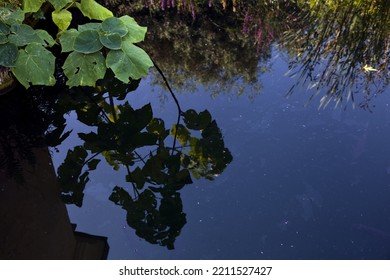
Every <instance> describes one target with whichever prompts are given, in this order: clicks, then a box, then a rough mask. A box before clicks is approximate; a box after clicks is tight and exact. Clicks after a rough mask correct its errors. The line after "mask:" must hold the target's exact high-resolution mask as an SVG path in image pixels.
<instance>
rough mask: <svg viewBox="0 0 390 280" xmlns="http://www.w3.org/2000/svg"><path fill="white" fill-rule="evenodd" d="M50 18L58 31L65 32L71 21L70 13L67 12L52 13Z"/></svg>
mask: <svg viewBox="0 0 390 280" xmlns="http://www.w3.org/2000/svg"><path fill="white" fill-rule="evenodd" d="M51 18H52V19H53V22H54V23H55V24H56V25H57V26H58V28H59V29H60V30H66V29H68V27H69V25H70V22H71V21H72V13H71V12H69V11H68V10H61V11H53V12H52V13H51Z"/></svg>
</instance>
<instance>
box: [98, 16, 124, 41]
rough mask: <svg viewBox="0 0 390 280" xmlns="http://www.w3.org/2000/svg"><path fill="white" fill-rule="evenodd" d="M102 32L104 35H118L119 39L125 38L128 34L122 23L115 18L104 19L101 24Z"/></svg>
mask: <svg viewBox="0 0 390 280" xmlns="http://www.w3.org/2000/svg"><path fill="white" fill-rule="evenodd" d="M102 30H103V31H104V32H106V33H114V34H118V35H119V36H121V37H123V36H125V35H126V34H127V33H128V32H129V30H128V28H127V26H126V25H125V24H124V22H123V21H122V20H120V19H119V18H115V17H111V18H108V19H105V20H104V21H103V22H102Z"/></svg>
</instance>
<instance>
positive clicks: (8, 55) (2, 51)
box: [0, 43, 18, 67]
mask: <svg viewBox="0 0 390 280" xmlns="http://www.w3.org/2000/svg"><path fill="white" fill-rule="evenodd" d="M17 57H18V47H17V46H15V45H14V44H11V43H8V44H2V45H0V65H1V66H5V67H12V66H14V65H15V62H16V58H17Z"/></svg>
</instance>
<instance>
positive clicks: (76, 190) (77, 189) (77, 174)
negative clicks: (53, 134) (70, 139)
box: [57, 146, 89, 207]
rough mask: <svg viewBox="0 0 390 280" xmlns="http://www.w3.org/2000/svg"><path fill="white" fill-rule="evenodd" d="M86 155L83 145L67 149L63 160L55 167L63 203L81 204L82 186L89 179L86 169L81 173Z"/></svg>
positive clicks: (83, 186)
mask: <svg viewBox="0 0 390 280" xmlns="http://www.w3.org/2000/svg"><path fill="white" fill-rule="evenodd" d="M87 155H88V153H87V151H86V150H85V149H84V148H83V147H81V146H77V147H75V148H74V149H73V151H72V150H69V151H68V153H67V155H66V158H65V160H64V162H63V163H62V164H61V165H60V166H59V167H58V169H57V174H58V182H59V183H60V186H61V191H62V198H63V200H64V202H65V203H69V204H75V205H76V206H79V207H81V206H82V203H83V197H84V188H85V185H86V184H87V182H88V181H89V178H88V175H89V173H88V172H87V171H86V172H84V173H82V174H81V172H82V169H83V166H84V162H85V159H86V157H87Z"/></svg>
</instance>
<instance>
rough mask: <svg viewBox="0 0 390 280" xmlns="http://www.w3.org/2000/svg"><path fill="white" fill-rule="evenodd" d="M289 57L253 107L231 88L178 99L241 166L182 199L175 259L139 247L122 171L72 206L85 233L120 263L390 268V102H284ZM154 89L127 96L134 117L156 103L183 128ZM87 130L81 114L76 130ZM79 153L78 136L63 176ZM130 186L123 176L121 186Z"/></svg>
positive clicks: (102, 175) (104, 176)
mask: <svg viewBox="0 0 390 280" xmlns="http://www.w3.org/2000/svg"><path fill="white" fill-rule="evenodd" d="M282 57H284V54H282V53H279V52H278V51H277V50H274V51H273V54H272V59H271V65H272V68H271V71H270V72H269V73H267V74H264V75H262V76H261V77H259V79H261V81H262V83H263V86H264V88H263V91H262V93H261V94H260V95H258V96H257V97H255V98H254V99H253V100H250V99H249V98H248V96H247V95H246V94H245V93H244V94H243V95H241V96H239V97H237V96H235V94H234V92H229V90H230V89H229V88H226V89H223V90H224V91H225V94H221V95H219V96H217V97H211V96H210V90H209V89H208V88H205V87H202V86H199V88H198V89H197V90H196V91H195V92H193V93H189V94H186V93H185V92H177V95H178V99H179V100H180V103H181V106H182V108H194V109H196V110H199V111H202V110H204V109H207V110H209V111H210V113H211V114H212V116H213V118H215V119H216V120H217V122H218V125H219V127H220V128H221V130H222V133H223V135H224V140H225V144H226V146H227V147H228V148H229V149H230V151H231V153H232V155H233V158H234V159H233V161H232V163H231V164H230V165H229V166H228V167H227V169H226V170H225V171H224V173H222V174H221V175H220V176H218V177H217V178H216V179H215V180H214V181H208V180H204V179H200V180H195V181H194V183H193V184H192V185H189V186H186V187H185V188H184V189H183V190H182V191H181V194H182V199H183V206H184V212H185V213H186V214H187V224H186V225H185V226H184V228H183V230H182V232H181V234H180V236H179V237H178V238H177V240H176V242H175V250H167V249H166V248H165V247H160V246H158V245H151V244H149V243H147V242H146V241H145V240H142V239H140V238H138V237H137V236H136V235H135V233H134V230H133V229H132V228H129V227H128V226H127V224H126V222H125V212H124V211H123V210H121V209H120V208H119V207H117V206H115V205H114V204H113V203H112V202H110V201H108V199H107V198H108V196H109V195H110V193H111V191H112V188H113V187H114V186H115V185H116V184H118V182H119V184H120V183H123V182H122V181H121V180H123V179H118V178H121V177H120V176H118V172H113V171H112V168H111V167H103V166H101V167H99V168H98V170H97V172H95V173H94V174H93V175H91V182H89V184H88V185H87V188H86V190H85V198H84V205H83V207H82V208H77V207H73V206H69V207H68V211H69V214H70V218H71V220H72V222H74V223H77V224H78V229H79V230H81V231H85V232H90V233H94V234H99V235H104V236H108V240H109V244H110V253H109V258H111V259H387V258H390V204H389V198H390V157H389V155H390V146H389V144H388V143H389V142H390V133H389V125H390V121H389V120H390V118H389V117H390V116H389V114H390V112H389V106H390V105H389V104H390V99H389V97H388V93H387V92H386V94H382V95H380V96H379V97H377V98H376V99H374V100H373V102H372V105H376V107H375V108H374V109H373V112H372V113H370V112H368V111H365V110H362V109H360V108H357V109H355V110H353V109H352V108H351V107H348V108H347V110H345V111H344V110H342V109H340V108H336V109H334V108H333V106H329V107H327V108H326V109H320V110H318V104H319V102H318V99H314V100H313V101H312V102H311V103H309V104H308V105H307V106H306V107H305V104H306V101H307V100H308V97H309V95H308V94H307V93H305V89H303V88H302V89H301V90H297V91H296V92H295V93H294V94H293V95H292V96H290V97H289V98H286V97H285V93H286V92H287V91H288V90H289V88H290V87H291V85H292V84H293V83H294V82H295V81H294V79H292V78H289V77H286V76H284V74H285V73H286V72H287V70H288V69H287V65H286V62H285V60H284V59H282ZM161 95H167V96H168V93H167V92H165V91H164V90H163V89H161V88H160V87H156V86H154V87H152V86H150V85H149V79H145V80H143V81H142V82H141V84H140V86H139V88H138V89H137V90H136V91H135V92H134V93H132V94H131V95H129V96H128V97H127V100H128V101H129V102H130V104H132V106H133V107H134V108H138V107H141V106H143V104H145V103H147V102H152V104H153V110H154V115H155V116H158V117H160V116H161V117H164V120H165V121H166V122H167V123H169V120H170V119H171V122H172V123H173V122H175V118H176V108H175V105H174V103H173V101H172V100H171V99H169V96H168V99H167V100H166V101H165V102H161ZM72 123H73V127H74V129H75V131H77V132H78V131H84V130H85V127H83V126H81V125H79V124H77V121H76V120H75V117H74V116H72V115H70V116H69V118H68V124H69V125H70V126H71V124H72ZM77 143H78V140H77V137H73V138H72V137H71V138H69V139H68V140H66V141H65V142H64V144H63V145H62V146H60V147H59V150H60V153H59V154H54V158H53V160H54V163H55V165H56V166H58V165H59V164H60V163H61V162H62V160H63V158H64V155H65V153H66V151H67V148H68V147H73V146H75V145H76V144H77ZM122 177H123V176H122Z"/></svg>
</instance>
